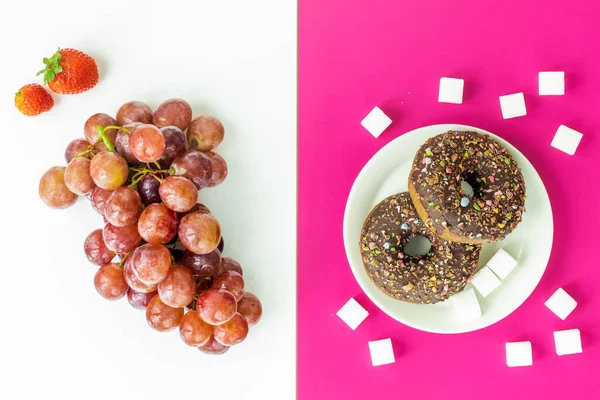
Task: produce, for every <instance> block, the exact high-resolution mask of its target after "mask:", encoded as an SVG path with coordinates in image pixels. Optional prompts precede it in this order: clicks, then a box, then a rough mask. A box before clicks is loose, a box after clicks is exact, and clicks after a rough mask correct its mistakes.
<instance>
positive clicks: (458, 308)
mask: <svg viewBox="0 0 600 400" xmlns="http://www.w3.org/2000/svg"><path fill="white" fill-rule="evenodd" d="M451 299H452V307H453V309H454V314H455V315H456V318H457V319H458V320H460V321H462V322H469V321H472V320H474V319H476V318H479V317H481V307H480V306H479V300H477V295H476V294H475V291H474V290H473V289H472V288H469V289H465V290H463V291H462V292H459V293H457V294H455V295H454V296H452V297H451Z"/></svg>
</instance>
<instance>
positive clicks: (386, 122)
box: [360, 107, 392, 138]
mask: <svg viewBox="0 0 600 400" xmlns="http://www.w3.org/2000/svg"><path fill="white" fill-rule="evenodd" d="M391 123H392V120H391V119H390V117H388V116H387V115H385V113H384V112H383V111H381V109H380V108H379V107H375V108H374V109H372V110H371V112H370V113H369V114H367V116H366V117H365V118H364V119H363V120H362V121H361V123H360V124H361V125H362V126H363V127H364V128H365V129H366V130H367V131H369V133H370V134H371V135H373V136H374V137H375V138H378V137H379V136H380V135H381V134H382V133H383V131H385V130H386V129H387V127H388V126H390V124H391Z"/></svg>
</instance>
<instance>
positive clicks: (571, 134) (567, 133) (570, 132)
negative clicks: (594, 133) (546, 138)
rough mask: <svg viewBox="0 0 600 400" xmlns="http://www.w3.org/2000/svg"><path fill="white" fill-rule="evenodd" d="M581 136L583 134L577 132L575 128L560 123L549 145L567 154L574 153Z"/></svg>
mask: <svg viewBox="0 0 600 400" xmlns="http://www.w3.org/2000/svg"><path fill="white" fill-rule="evenodd" d="M582 138H583V134H582V133H580V132H577V131H576V130H575V129H571V128H569V127H566V126H564V125H561V126H559V127H558V129H557V130H556V134H555V135H554V138H553V139H552V143H550V145H551V146H552V147H554V148H555V149H558V150H560V151H563V152H565V153H567V154H569V155H571V156H572V155H574V154H575V152H576V151H577V147H578V146H579V142H581V139H582Z"/></svg>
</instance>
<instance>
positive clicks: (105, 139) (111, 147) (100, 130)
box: [96, 125, 131, 151]
mask: <svg viewBox="0 0 600 400" xmlns="http://www.w3.org/2000/svg"><path fill="white" fill-rule="evenodd" d="M107 129H122V130H123V131H125V132H127V134H130V133H131V132H130V131H129V130H128V129H127V128H123V127H122V126H115V125H109V126H105V127H102V126H101V125H97V126H96V130H97V131H98V136H100V140H102V141H103V142H104V144H105V145H106V148H107V149H108V150H110V151H116V150H115V146H114V145H113V143H112V142H111V141H110V139H109V138H108V136H106V130H107Z"/></svg>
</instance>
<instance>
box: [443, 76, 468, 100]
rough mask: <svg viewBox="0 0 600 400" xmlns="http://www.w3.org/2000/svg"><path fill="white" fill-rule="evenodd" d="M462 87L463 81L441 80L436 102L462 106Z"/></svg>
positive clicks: (455, 79)
mask: <svg viewBox="0 0 600 400" xmlns="http://www.w3.org/2000/svg"><path fill="white" fill-rule="evenodd" d="M464 86H465V81H464V80H463V79H457V78H441V79H440V93H439V95H438V101H439V102H440V103H453V104H462V101H463V89H464Z"/></svg>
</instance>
